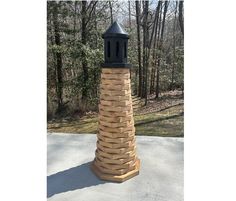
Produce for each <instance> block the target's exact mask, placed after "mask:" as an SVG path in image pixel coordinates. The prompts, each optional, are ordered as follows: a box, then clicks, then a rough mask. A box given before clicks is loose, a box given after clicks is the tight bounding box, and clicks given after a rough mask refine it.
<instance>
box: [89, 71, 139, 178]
mask: <svg viewBox="0 0 236 201" xmlns="http://www.w3.org/2000/svg"><path fill="white" fill-rule="evenodd" d="M98 128H99V132H98V134H97V139H98V141H97V149H96V152H95V160H94V162H93V165H92V166H91V169H92V170H93V171H94V173H95V174H96V175H97V176H98V177H99V178H101V179H105V180H110V181H117V182H122V181H125V180H127V179H129V178H131V177H133V176H135V175H137V174H138V173H139V167H140V160H139V159H138V157H137V155H136V143H135V127H134V120H133V106H132V97H131V84H130V71H129V69H126V68H120V69H117V68H116V69H114V68H110V69H109V68H103V69H102V74H101V85H100V104H99V116H98Z"/></svg>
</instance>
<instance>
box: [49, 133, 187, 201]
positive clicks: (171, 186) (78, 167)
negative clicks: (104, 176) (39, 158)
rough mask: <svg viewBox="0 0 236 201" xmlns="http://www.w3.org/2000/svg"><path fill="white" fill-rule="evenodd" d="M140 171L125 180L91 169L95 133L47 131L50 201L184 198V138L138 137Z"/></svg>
mask: <svg viewBox="0 0 236 201" xmlns="http://www.w3.org/2000/svg"><path fill="white" fill-rule="evenodd" d="M136 139H137V140H136V141H137V152H138V156H139V158H140V160H141V168H140V174H139V175H138V176H136V177H134V178H132V179H130V180H128V181H125V182H124V183H112V182H106V181H101V180H99V179H98V178H97V177H96V176H95V175H94V174H93V173H92V172H91V170H90V168H89V165H90V163H91V161H92V160H93V159H94V152H95V149H96V135H93V134H83V135H82V134H48V149H47V151H48V158H47V159H48V169H47V174H48V176H47V198H48V200H50V201H111V200H112V201H146V200H148V201H154V200H155V201H183V200H184V199H183V149H184V148H183V144H184V143H183V142H184V141H183V138H164V137H147V136H137V138H136Z"/></svg>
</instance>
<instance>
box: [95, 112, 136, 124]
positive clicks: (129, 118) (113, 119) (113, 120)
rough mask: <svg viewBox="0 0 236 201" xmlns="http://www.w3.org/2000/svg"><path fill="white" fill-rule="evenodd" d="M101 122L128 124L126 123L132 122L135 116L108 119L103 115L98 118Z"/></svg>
mask: <svg viewBox="0 0 236 201" xmlns="http://www.w3.org/2000/svg"><path fill="white" fill-rule="evenodd" d="M98 119H99V121H100V120H101V121H106V122H114V123H120V122H126V121H131V120H133V116H132V115H129V116H126V117H114V116H113V117H106V116H103V115H101V114H99V116H98Z"/></svg>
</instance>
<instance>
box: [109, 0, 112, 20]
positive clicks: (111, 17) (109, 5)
mask: <svg viewBox="0 0 236 201" xmlns="http://www.w3.org/2000/svg"><path fill="white" fill-rule="evenodd" d="M109 7H110V14H111V24H113V14H112V5H111V1H109Z"/></svg>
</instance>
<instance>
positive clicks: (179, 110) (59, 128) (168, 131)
mask: <svg viewBox="0 0 236 201" xmlns="http://www.w3.org/2000/svg"><path fill="white" fill-rule="evenodd" d="M134 121H135V128H136V135H148V136H165V137H183V136H184V123H183V122H184V117H183V104H178V105H175V106H171V107H167V108H166V109H162V110H160V111H155V112H150V113H146V114H138V115H134ZM97 129H98V118H97V116H92V117H91V116H90V117H84V118H82V119H80V120H73V121H70V122H57V123H48V132H59V133H60V132H63V133H97V131H98V130H97Z"/></svg>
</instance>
